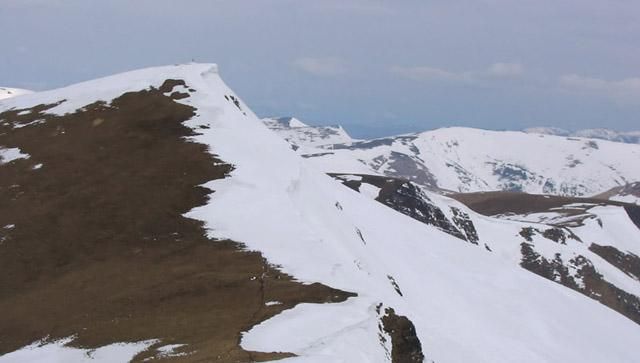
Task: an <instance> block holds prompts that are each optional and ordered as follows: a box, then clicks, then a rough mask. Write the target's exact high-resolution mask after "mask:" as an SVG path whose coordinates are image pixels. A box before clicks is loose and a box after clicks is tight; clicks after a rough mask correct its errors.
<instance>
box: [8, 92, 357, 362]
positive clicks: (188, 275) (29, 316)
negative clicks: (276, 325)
mask: <svg viewBox="0 0 640 363" xmlns="http://www.w3.org/2000/svg"><path fill="white" fill-rule="evenodd" d="M178 83H180V81H177V82H176V81H172V82H169V81H168V82H166V83H165V84H164V85H163V87H161V88H160V90H156V89H151V90H147V91H140V92H132V93H126V94H124V95H122V96H121V97H119V98H117V99H115V100H114V101H113V102H112V103H111V104H110V105H105V104H102V103H95V104H92V105H90V106H88V107H86V108H85V110H80V111H77V112H75V113H73V114H69V115H65V116H52V115H45V114H43V113H42V111H44V110H46V109H47V108H48V107H50V106H45V105H40V106H38V107H34V108H33V109H32V110H33V111H32V112H31V113H30V114H26V115H22V116H19V115H18V111H20V110H12V111H6V112H4V113H0V145H1V146H5V147H18V148H20V149H21V150H22V151H23V152H24V153H28V154H29V155H30V158H29V159H19V160H16V161H14V162H11V163H9V164H5V165H0V240H2V242H1V244H0V311H2V314H0V355H1V354H3V353H7V352H10V351H13V350H15V349H18V348H20V347H22V346H24V345H26V344H29V343H31V342H33V341H35V340H37V339H41V338H44V337H46V336H48V337H49V338H50V339H56V338H62V337H66V336H71V335H74V334H77V339H76V340H75V342H74V343H73V345H75V346H81V347H89V348H94V347H98V346H102V345H105V344H110V343H115V342H130V341H139V340H145V339H155V338H158V339H162V340H163V344H169V343H186V344H188V346H187V347H186V348H184V349H183V350H182V351H187V352H191V354H189V355H187V356H185V357H181V358H174V359H176V360H181V361H182V360H184V361H193V362H200V361H202V362H204V361H207V362H209V361H221V362H248V361H254V360H264V359H267V358H277V357H282V356H286V355H283V354H252V353H250V352H246V351H243V350H242V349H241V348H240V347H239V346H238V343H239V337H240V332H241V331H244V330H247V329H249V328H250V327H251V326H253V325H255V324H256V323H258V322H260V321H262V320H264V319H266V318H268V317H271V316H273V315H275V314H277V313H279V312H281V311H282V310H284V309H287V308H291V307H293V306H294V305H296V304H298V303H300V302H333V301H343V300H345V299H346V298H347V297H348V296H351V294H348V293H345V292H342V291H339V290H335V289H331V288H328V287H326V286H322V285H319V284H313V285H302V284H300V283H297V282H294V281H292V279H291V277H289V276H287V275H284V274H282V273H280V272H279V271H278V270H277V269H275V268H273V267H272V266H270V265H269V264H268V263H267V262H266V261H265V260H264V258H263V257H262V256H261V255H260V254H259V253H256V252H246V251H242V250H241V248H240V247H241V246H240V245H239V244H238V243H235V242H233V241H216V242H214V241H211V240H209V239H208V238H207V237H206V236H205V230H204V228H203V225H202V223H201V222H199V221H195V220H191V219H187V218H184V217H183V216H182V214H183V213H185V212H187V211H189V210H191V209H192V208H194V207H196V206H199V205H202V204H204V203H206V201H207V198H208V194H209V193H210V191H209V190H207V189H205V188H202V187H199V186H198V185H201V184H203V183H205V182H207V181H209V180H212V179H218V178H224V177H225V176H226V174H227V173H228V172H229V170H230V166H229V165H225V164H218V163H216V162H219V160H217V159H215V158H214V157H212V156H211V155H210V154H209V153H208V152H207V150H206V147H205V146H204V145H201V144H196V143H192V142H189V141H187V140H186V139H185V137H187V136H189V135H192V133H193V131H191V130H190V129H189V128H187V127H185V126H183V125H182V122H183V121H185V120H187V119H189V118H190V117H192V116H193V114H194V109H192V108H191V107H188V106H185V105H182V104H178V103H176V102H174V101H173V99H172V98H171V97H167V96H164V95H163V92H168V91H170V90H171V89H172V86H173V85H174V84H178ZM184 96H185V95H184V94H174V95H173V97H174V98H182V97H184ZM43 118H46V122H44V123H40V124H37V125H30V126H26V127H22V128H13V126H15V125H20V124H26V123H28V122H31V121H34V120H38V119H43ZM37 164H43V166H42V167H41V168H39V169H34V166H35V165H37ZM212 198H213V200H214V201H215V193H214V194H213V196H212ZM247 223H248V227H249V228H250V221H247ZM5 225H15V227H14V228H12V229H10V228H2V227H3V226H5ZM270 300H277V301H281V302H283V304H282V305H273V306H268V307H267V306H265V305H264V303H265V302H266V301H270ZM153 354H154V352H153V350H151V351H149V352H146V353H142V354H140V355H139V356H138V357H137V358H136V359H137V360H142V359H144V358H146V357H149V356H151V355H153Z"/></svg>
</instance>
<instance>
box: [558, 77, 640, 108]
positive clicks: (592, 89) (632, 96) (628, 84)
mask: <svg viewBox="0 0 640 363" xmlns="http://www.w3.org/2000/svg"><path fill="white" fill-rule="evenodd" d="M559 82H560V85H561V86H562V87H563V88H565V89H568V90H573V91H580V92H587V93H592V94H597V95H602V96H606V97H611V98H613V99H615V100H618V101H622V102H634V103H637V102H640V77H631V78H625V79H622V80H618V81H609V80H605V79H601V78H592V77H584V76H580V75H577V74H566V75H564V76H561V77H560V80H559Z"/></svg>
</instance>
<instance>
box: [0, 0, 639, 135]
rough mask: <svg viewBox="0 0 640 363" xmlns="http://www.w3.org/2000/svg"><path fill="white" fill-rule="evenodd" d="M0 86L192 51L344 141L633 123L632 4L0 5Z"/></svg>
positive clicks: (13, 1)
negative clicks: (442, 130) (458, 129)
mask: <svg viewBox="0 0 640 363" xmlns="http://www.w3.org/2000/svg"><path fill="white" fill-rule="evenodd" d="M0 34H4V35H5V37H4V47H3V57H2V58H1V59H0V86H6V87H21V88H27V89H33V90H43V89H51V88H57V87H60V86H64V85H67V84H71V83H75V82H78V81H84V80H89V79H93V78H97V77H101V76H106V75H109V74H113V73H118V72H123V71H127V70H132V69H136V68H142V67H148V66H154V65H162V64H173V63H184V62H189V61H191V60H195V61H198V62H214V63H217V64H219V65H220V70H221V75H222V77H223V79H224V80H225V81H226V82H227V83H228V84H229V85H230V86H231V87H232V88H233V89H234V90H235V91H236V92H237V93H238V94H239V95H240V96H241V97H242V98H243V99H244V100H245V101H246V102H247V103H248V104H249V105H250V106H251V107H252V109H253V110H254V111H255V112H256V113H257V114H259V115H260V116H295V117H298V118H300V119H301V120H304V121H306V122H309V123H311V124H341V125H343V126H344V127H345V128H346V129H347V130H348V131H349V132H350V133H352V134H353V135H354V136H356V137H375V136H386V135H392V134H398V133H405V132H413V131H422V130H427V129H435V128H439V127H449V126H463V127H478V128H484V129H492V130H503V129H508V130H521V129H523V128H527V127H537V126H552V127H559V128H563V129H568V130H572V131H573V130H580V129H586V128H609V129H614V130H619V131H630V130H635V129H638V126H637V125H638V115H639V114H640V70H639V69H638V66H637V65H638V64H640V47H638V45H637V39H640V3H637V2H633V1H616V3H615V6H612V4H611V2H604V1H593V0H589V1H577V0H571V1H562V2H557V1H550V0H543V1H522V2H517V3H514V2H510V1H506V0H477V1H470V0H464V1H459V2H455V3H451V2H443V1H399V2H393V3H391V2H381V1H354V0H343V1H337V0H327V1H323V2H304V1H294V0H265V1H261V2H249V1H236V2H224V1H204V0H190V1H183V2H180V3H179V4H176V3H175V2H172V1H168V0H155V1H151V0H140V1H136V2H135V3H133V2H128V1H124V0H114V1H110V2H105V3H103V2H92V3H90V4H89V3H87V2H85V1H80V0H4V1H2V2H1V3H0Z"/></svg>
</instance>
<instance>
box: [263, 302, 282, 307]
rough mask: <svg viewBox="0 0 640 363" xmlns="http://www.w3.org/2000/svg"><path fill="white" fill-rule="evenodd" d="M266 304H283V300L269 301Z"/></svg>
mask: <svg viewBox="0 0 640 363" xmlns="http://www.w3.org/2000/svg"><path fill="white" fill-rule="evenodd" d="M265 305H266V306H273V305H282V302H280V301H267V302H266V303H265Z"/></svg>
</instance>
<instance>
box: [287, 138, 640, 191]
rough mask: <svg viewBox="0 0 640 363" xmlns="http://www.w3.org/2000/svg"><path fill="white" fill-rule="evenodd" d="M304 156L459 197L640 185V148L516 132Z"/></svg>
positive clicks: (333, 148) (317, 149)
mask: <svg viewBox="0 0 640 363" xmlns="http://www.w3.org/2000/svg"><path fill="white" fill-rule="evenodd" d="M295 130H296V129H295V128H292V129H290V130H288V132H289V133H291V132H294V131H295ZM275 131H276V132H278V133H280V132H281V131H279V130H277V129H276V130H275ZM289 138H291V136H289ZM304 146H307V147H306V148H305V147H304ZM298 153H300V154H301V155H302V156H305V157H307V158H308V159H309V160H310V162H312V163H313V164H315V165H316V166H317V167H318V168H319V169H321V170H323V171H325V172H328V173H361V174H378V175H385V176H393V177H399V178H404V179H408V180H411V181H413V182H416V183H418V184H420V185H423V186H428V187H431V188H440V189H446V190H450V191H454V192H477V191H495V190H507V191H520V192H527V193H537V194H553V195H564V196H588V195H593V194H596V193H601V192H604V191H606V190H608V189H611V188H613V187H616V186H620V185H624V184H627V183H629V182H633V181H636V180H640V168H638V167H637V166H636V165H635V164H634V163H629V162H627V160H637V159H638V158H640V145H635V144H622V143H617V142H611V141H604V140H595V139H587V138H578V137H561V136H553V135H542V134H528V133H523V132H512V131H488V130H479V129H470V128H461V127H452V128H443V129H438V130H432V131H426V132H422V133H416V134H407V135H401V136H395V137H387V138H381V139H374V140H368V141H355V142H350V143H339V144H334V145H320V146H318V145H313V144H306V145H305V144H302V145H300V140H298ZM354 164H355V165H357V166H355V167H354ZM364 169H367V170H366V171H365V170H364Z"/></svg>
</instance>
